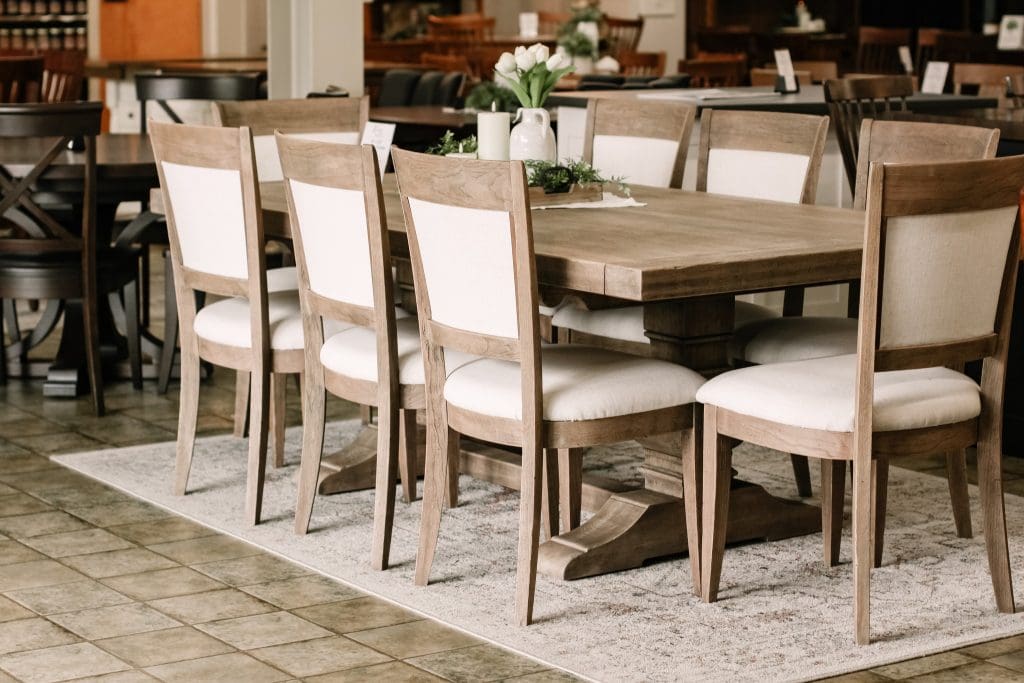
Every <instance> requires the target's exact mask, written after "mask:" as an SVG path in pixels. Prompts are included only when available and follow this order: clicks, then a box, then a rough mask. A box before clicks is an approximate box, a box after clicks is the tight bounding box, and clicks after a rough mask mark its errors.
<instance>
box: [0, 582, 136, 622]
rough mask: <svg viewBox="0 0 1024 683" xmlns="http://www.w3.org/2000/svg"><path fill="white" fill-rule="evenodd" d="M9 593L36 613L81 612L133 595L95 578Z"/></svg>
mask: <svg viewBox="0 0 1024 683" xmlns="http://www.w3.org/2000/svg"><path fill="white" fill-rule="evenodd" d="M7 595H8V596H9V597H10V598H12V599H13V600H16V601H18V602H19V603H21V604H22V605H24V606H25V607H28V608H29V609H31V610H32V611H33V612H36V613H37V614H43V615H47V614H59V613H61V612H79V611H81V610H85V609H96V608H97V607H110V606H112V605H123V604H124V603H126V602H131V599H130V598H127V597H125V596H124V595H121V594H120V593H118V592H117V591H113V590H110V589H109V588H107V587H106V586H104V585H103V584H100V583H97V582H95V581H75V582H74V583H62V584H58V585H56V586H40V587H37V588H23V589H21V590H16V591H9V592H8V593H7Z"/></svg>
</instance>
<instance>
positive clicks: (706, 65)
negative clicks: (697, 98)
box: [679, 54, 747, 88]
mask: <svg viewBox="0 0 1024 683" xmlns="http://www.w3.org/2000/svg"><path fill="white" fill-rule="evenodd" d="M679 73H684V74H688V75H689V76H690V87H691V88H735V87H736V86H739V85H742V84H743V82H744V81H745V80H746V77H747V56H746V55H744V54H705V55H702V56H700V57H698V58H697V59H680V60H679Z"/></svg>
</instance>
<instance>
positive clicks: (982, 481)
mask: <svg viewBox="0 0 1024 683" xmlns="http://www.w3.org/2000/svg"><path fill="white" fill-rule="evenodd" d="M986 362H987V361H986ZM1001 428H1002V424H1001V420H1000V421H997V422H996V425H995V427H994V430H996V433H995V434H988V435H987V436H985V437H983V438H982V439H981V440H980V441H979V442H978V491H979V493H980V494H981V511H982V515H983V522H982V523H983V525H984V530H985V549H986V550H987V551H988V569H989V573H990V574H991V575H992V588H993V589H994V590H995V594H996V606H997V607H998V608H999V611H1000V612H1005V613H1007V614H1011V613H1013V611H1014V609H1015V608H1014V603H1013V579H1012V577H1011V574H1010V553H1009V548H1008V547H1007V540H1006V509H1005V503H1004V501H1003V471H1002V466H1003V465H1002V459H1003V453H1002V439H1001V438H1000V435H999V433H998V430H1000V429H1001Z"/></svg>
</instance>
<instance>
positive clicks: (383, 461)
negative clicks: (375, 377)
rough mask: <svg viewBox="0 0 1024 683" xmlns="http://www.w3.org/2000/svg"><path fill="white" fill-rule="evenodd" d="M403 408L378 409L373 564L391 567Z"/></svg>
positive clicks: (383, 567) (375, 567)
mask: <svg viewBox="0 0 1024 683" xmlns="http://www.w3.org/2000/svg"><path fill="white" fill-rule="evenodd" d="M398 413H399V411H398V410H397V409H394V408H385V407H384V406H381V408H380V410H379V411H378V412H377V477H376V492H375V493H374V496H373V542H372V546H371V547H372V550H371V559H370V561H371V564H372V565H373V568H374V569H377V570H384V569H387V568H388V556H389V555H390V553H391V529H392V527H393V525H394V521H395V480H396V479H397V478H398V432H399V415H398Z"/></svg>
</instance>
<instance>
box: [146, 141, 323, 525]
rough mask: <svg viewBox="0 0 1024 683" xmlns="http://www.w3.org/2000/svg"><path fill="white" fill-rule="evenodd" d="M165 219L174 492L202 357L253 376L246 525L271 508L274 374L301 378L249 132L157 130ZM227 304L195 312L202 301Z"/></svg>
mask: <svg viewBox="0 0 1024 683" xmlns="http://www.w3.org/2000/svg"><path fill="white" fill-rule="evenodd" d="M150 128H151V130H150V139H151V141H152V143H153V155H154V157H155V158H156V162H157V171H158V173H159V175H160V188H161V191H162V193H163V197H164V208H165V210H166V211H167V214H166V215H167V225H168V233H169V237H170V247H171V261H172V265H173V269H174V287H175V294H176V297H175V298H176V300H177V304H178V319H179V320H180V321H181V323H180V336H181V399H180V405H179V417H178V446H177V456H176V463H175V479H174V492H175V494H177V495H184V494H185V491H186V489H187V486H188V476H189V469H190V467H191V464H192V453H193V449H194V447H195V434H196V418H197V415H198V409H199V362H200V359H202V360H205V361H208V362H210V363H213V364H215V365H220V366H222V367H226V368H230V369H233V370H238V371H243V372H248V373H249V374H250V381H249V384H250V398H249V406H250V407H249V424H250V428H249V459H248V473H247V482H246V493H245V519H246V520H247V521H248V522H249V523H251V524H258V523H259V521H260V514H261V509H262V503H263V480H264V475H265V472H266V453H267V435H268V428H269V424H268V421H269V416H268V412H269V408H270V377H271V374H272V373H280V374H294V373H299V372H302V369H303V365H304V362H303V361H304V359H303V348H304V347H303V336H302V317H301V314H300V310H299V298H298V294H297V293H296V292H295V291H278V292H268V289H269V288H268V285H267V263H266V248H265V247H266V245H265V242H264V236H263V212H262V210H261V209H260V192H259V175H258V173H257V170H256V161H255V154H254V148H253V142H252V133H251V132H250V130H249V128H247V127H244V126H243V127H241V128H215V127H207V126H187V125H184V124H167V123H159V122H156V121H153V122H151V126H150ZM197 292H206V293H210V294H216V295H219V296H222V297H225V298H223V299H221V300H220V301H217V302H215V303H212V304H208V305H206V306H204V307H203V308H202V309H200V310H198V311H197V310H196V293H197Z"/></svg>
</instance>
